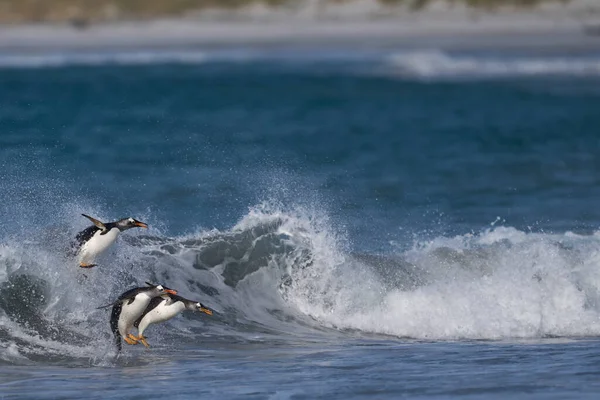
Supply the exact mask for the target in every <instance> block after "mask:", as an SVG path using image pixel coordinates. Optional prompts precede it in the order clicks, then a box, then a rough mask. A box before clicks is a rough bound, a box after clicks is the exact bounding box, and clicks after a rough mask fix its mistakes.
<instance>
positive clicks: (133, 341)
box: [123, 336, 138, 344]
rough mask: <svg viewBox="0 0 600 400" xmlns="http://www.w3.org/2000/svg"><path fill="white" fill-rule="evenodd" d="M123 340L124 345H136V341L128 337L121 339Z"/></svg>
mask: <svg viewBox="0 0 600 400" xmlns="http://www.w3.org/2000/svg"><path fill="white" fill-rule="evenodd" d="M123 340H124V341H125V343H127V344H138V342H137V340H135V339H132V338H130V337H128V336H125V337H123Z"/></svg>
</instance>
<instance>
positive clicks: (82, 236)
mask: <svg viewBox="0 0 600 400" xmlns="http://www.w3.org/2000/svg"><path fill="white" fill-rule="evenodd" d="M99 230H100V228H98V227H97V226H96V225H92V226H90V227H87V228H85V229H84V230H82V231H81V232H79V233H78V234H77V236H75V242H76V243H75V245H76V246H77V247H81V246H82V245H83V244H84V243H85V242H87V241H89V240H90V239H91V238H92V237H93V236H94V235H95V234H96V232H98V231H99Z"/></svg>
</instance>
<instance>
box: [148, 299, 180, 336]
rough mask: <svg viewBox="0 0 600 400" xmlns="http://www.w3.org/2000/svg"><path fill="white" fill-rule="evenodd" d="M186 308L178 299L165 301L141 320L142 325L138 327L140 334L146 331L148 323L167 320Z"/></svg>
mask: <svg viewBox="0 0 600 400" xmlns="http://www.w3.org/2000/svg"><path fill="white" fill-rule="evenodd" d="M184 309H185V305H184V304H183V303H182V302H180V301H178V302H172V301H163V302H161V303H160V304H159V305H158V306H156V307H155V308H154V309H153V310H152V311H150V312H149V313H148V314H146V315H144V318H142V320H141V321H140V325H139V327H138V331H139V333H140V335H142V334H143V333H144V331H145V330H146V328H147V327H148V325H150V324H157V323H159V322H164V321H167V320H169V319H171V318H173V317H174V316H176V315H177V314H179V313H180V312H182V311H183V310H184Z"/></svg>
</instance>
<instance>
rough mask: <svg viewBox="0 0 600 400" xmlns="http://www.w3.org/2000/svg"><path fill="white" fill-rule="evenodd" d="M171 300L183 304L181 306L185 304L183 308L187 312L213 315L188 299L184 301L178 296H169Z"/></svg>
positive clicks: (201, 305) (200, 304)
mask: <svg viewBox="0 0 600 400" xmlns="http://www.w3.org/2000/svg"><path fill="white" fill-rule="evenodd" d="M171 298H173V299H176V300H179V301H181V302H183V304H185V308H186V309H187V310H190V311H200V312H203V313H205V314H208V315H213V312H212V310H211V309H209V308H206V307H204V305H203V304H202V303H200V302H196V301H191V300H188V299H184V298H183V297H180V296H171Z"/></svg>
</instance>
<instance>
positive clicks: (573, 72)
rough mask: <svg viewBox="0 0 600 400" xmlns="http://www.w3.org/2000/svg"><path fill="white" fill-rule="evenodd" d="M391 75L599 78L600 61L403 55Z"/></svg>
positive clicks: (392, 60) (391, 60)
mask: <svg viewBox="0 0 600 400" xmlns="http://www.w3.org/2000/svg"><path fill="white" fill-rule="evenodd" d="M387 61H388V65H389V66H390V67H391V68H392V73H394V74H398V75H400V76H406V77H418V78H424V79H443V78H494V77H515V76H527V77H531V76H552V75H556V76H600V58H598V57H597V56H595V57H592V56H587V57H572V56H569V57H540V56H533V57H522V56H502V57H493V56H479V55H478V56H475V55H453V54H449V53H446V52H442V51H438V50H422V51H410V52H400V53H395V54H392V55H390V56H389V57H388V58H387Z"/></svg>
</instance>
